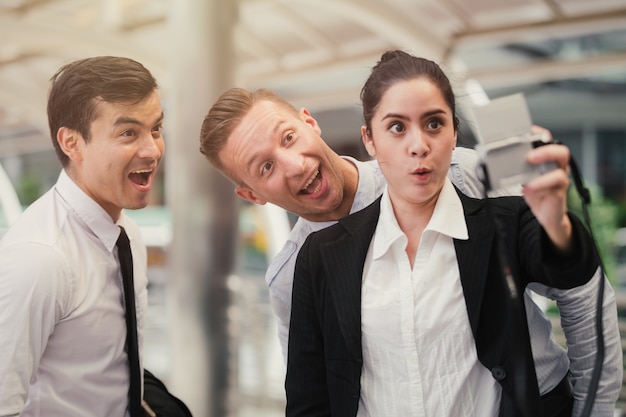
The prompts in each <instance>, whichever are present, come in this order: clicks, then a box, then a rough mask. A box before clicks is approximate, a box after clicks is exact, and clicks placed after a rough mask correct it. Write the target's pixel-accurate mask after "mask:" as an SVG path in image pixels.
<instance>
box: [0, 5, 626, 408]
mask: <svg viewBox="0 0 626 417" xmlns="http://www.w3.org/2000/svg"><path fill="white" fill-rule="evenodd" d="M394 48H400V49H404V50H407V51H408V52H411V53H413V54H415V55H420V56H424V57H427V58H431V59H433V60H435V61H437V62H439V63H441V64H442V65H443V67H444V68H445V69H446V71H447V72H448V74H449V76H450V78H451V80H453V82H454V84H455V91H456V93H457V95H458V100H459V110H460V113H461V121H462V122H461V125H462V130H461V133H462V136H461V137H460V139H459V140H460V144H462V145H465V146H470V147H471V146H473V145H474V144H475V137H474V134H473V127H474V126H473V121H472V117H471V111H469V109H470V108H471V106H473V105H475V104H477V103H481V102H484V101H485V100H488V99H489V98H496V97H499V96H503V95H507V94H510V93H514V92H523V93H524V94H525V96H526V99H527V101H528V104H529V107H530V112H531V116H532V118H533V121H534V122H535V123H536V124H539V125H542V126H544V127H547V128H549V129H550V130H551V131H552V132H553V135H554V136H555V137H556V138H558V139H559V140H560V141H562V142H564V143H565V144H567V145H568V146H569V147H570V149H571V150H572V154H573V156H574V158H575V159H576V160H577V161H578V164H579V165H580V166H581V169H582V172H583V175H584V177H585V179H586V182H587V184H588V185H590V187H591V188H592V191H593V207H592V211H591V212H592V218H593V222H594V227H595V228H596V229H597V235H598V238H599V240H600V244H601V245H602V250H603V254H604V256H605V261H606V262H607V266H608V270H609V274H610V275H609V277H610V279H611V281H612V282H613V284H614V287H615V288H616V291H617V293H618V299H619V300H620V304H621V305H622V307H621V308H622V309H624V308H625V307H626V302H622V301H621V300H622V299H623V298H624V296H622V290H624V289H626V256H625V255H624V253H626V237H625V233H624V230H626V4H625V3H624V1H623V0H594V1H589V0H511V1H507V2H502V1H498V0H446V1H438V0H316V1H314V2H312V1H305V0H289V1H287V0H228V1H226V0H0V166H1V167H2V170H1V171H0V174H2V175H0V234H2V233H3V231H4V230H5V229H6V227H7V226H8V225H9V224H10V223H11V221H12V219H13V218H14V216H15V215H16V213H17V212H19V210H20V209H21V208H22V207H25V206H27V205H28V204H30V203H31V202H32V201H34V200H35V199H36V198H37V197H39V196H40V195H41V194H42V193H43V192H44V191H46V190H47V189H48V188H49V187H50V186H51V185H52V184H54V182H55V181H56V178H57V176H58V173H59V170H60V166H59V164H58V162H57V160H56V157H55V155H54V152H53V151H52V146H51V143H50V138H49V133H48V126H47V118H46V114H45V108H46V95H47V91H48V80H49V79H50V77H51V76H52V75H53V74H54V73H55V71H56V70H57V69H58V68H59V67H60V66H61V65H63V64H65V63H67V62H69V61H72V60H75V59H79V58H84V57H87V56H96V55H120V56H127V57H130V58H133V59H136V60H138V61H140V62H142V63H143V64H144V65H145V66H146V67H147V68H149V69H150V70H151V71H152V72H153V74H154V75H155V76H156V78H157V79H158V81H159V83H160V86H161V95H162V99H163V105H164V109H165V115H166V122H165V137H166V157H165V161H164V169H162V170H161V172H160V174H159V175H160V177H159V179H158V186H157V187H156V189H155V192H153V195H152V203H151V205H150V206H149V207H148V208H146V209H144V210H139V211H136V212H131V213H129V214H130V215H131V216H132V217H133V218H135V219H136V220H137V222H138V223H139V224H140V226H141V227H142V231H143V233H144V235H145V238H146V242H147V243H148V245H149V255H150V256H149V262H150V311H149V317H148V329H147V335H146V365H147V366H148V367H149V368H150V369H152V370H153V371H154V372H155V373H156V374H157V375H159V376H161V377H162V378H163V379H164V380H165V381H166V382H167V383H168V385H169V386H170V388H171V390H172V391H174V392H175V393H176V394H178V395H179V396H180V397H181V398H183V399H184V400H185V401H186V402H188V404H189V405H190V407H191V408H192V411H194V413H195V414H196V415H197V416H200V417H202V416H208V417H218V416H219V417H222V416H228V417H231V416H232V417H235V416H239V417H247V416H258V417H263V416H268V417H270V416H272V417H273V416H279V415H283V410H284V390H283V378H284V371H285V369H284V364H283V361H282V356H281V353H280V348H279V346H278V341H277V337H276V329H275V322H274V318H273V315H272V312H271V308H270V306H269V304H268V292H267V288H266V285H265V282H264V279H263V274H264V270H265V267H266V265H267V261H268V257H271V256H272V254H273V253H275V251H276V248H277V247H280V244H281V242H282V240H283V239H284V238H285V233H286V232H288V230H289V227H290V224H292V222H293V220H294V219H293V218H291V217H289V216H288V215H287V214H286V213H284V212H282V211H281V210H277V209H276V208H275V207H269V206H268V207H263V208H262V207H258V206H252V205H249V204H247V203H246V204H244V203H243V202H241V201H237V200H236V199H235V196H234V193H233V192H232V186H231V185H230V184H229V183H228V182H227V181H225V180H223V179H222V178H221V177H220V176H219V175H218V174H216V173H215V171H213V170H212V169H211V168H210V167H209V166H208V163H207V162H206V161H204V159H203V157H202V156H201V155H200V153H199V152H198V150H197V149H198V134H199V129H200V124H201V122H202V118H203V116H204V114H205V113H206V111H207V110H208V107H209V106H210V104H211V102H212V101H213V100H215V99H216V98H217V96H218V95H219V94H220V93H221V92H222V91H224V90H226V89H227V88H229V87H231V86H241V87H247V88H250V89H255V88H259V87H267V88H271V89H273V90H275V91H276V92H278V93H279V94H281V95H282V96H284V97H285V98H286V99H287V100H289V101H291V102H292V103H293V104H294V105H296V106H297V107H307V108H308V109H309V111H310V112H311V113H312V114H313V116H314V117H315V118H316V119H317V120H318V122H319V123H320V125H321V128H322V133H323V135H322V136H323V137H324V138H325V139H326V140H327V141H328V142H329V144H330V145H331V146H332V147H333V148H334V149H335V150H337V151H338V152H340V153H342V154H349V155H353V156H355V157H357V158H365V156H366V154H365V153H364V150H363V149H362V148H361V141H360V133H359V127H360V124H361V108H360V105H359V92H360V88H361V85H362V84H363V82H364V80H365V79H366V77H367V75H368V74H369V70H370V68H371V67H372V66H373V65H374V64H375V62H376V61H377V60H378V58H379V57H380V55H381V53H382V52H383V51H385V50H387V49H394ZM4 173H6V175H3V174H4ZM16 196H17V197H16ZM0 261H1V260H0ZM623 401H626V397H625V398H624V400H623ZM623 401H620V408H621V407H622V406H623V405H622V403H623Z"/></svg>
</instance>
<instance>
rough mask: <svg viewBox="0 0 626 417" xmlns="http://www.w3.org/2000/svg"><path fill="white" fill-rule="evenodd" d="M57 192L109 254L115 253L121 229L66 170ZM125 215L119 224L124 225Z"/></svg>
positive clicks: (56, 186)
mask: <svg viewBox="0 0 626 417" xmlns="http://www.w3.org/2000/svg"><path fill="white" fill-rule="evenodd" d="M55 188H56V192H57V193H58V194H59V196H60V197H61V198H62V199H63V200H65V201H66V202H67V204H68V205H69V207H70V209H71V211H72V212H73V213H74V214H76V216H78V217H79V218H80V219H81V220H82V221H83V222H84V223H85V225H86V226H87V227H88V228H89V229H90V230H91V231H92V232H93V234H94V235H96V237H97V238H98V239H99V240H100V241H101V242H102V243H103V244H104V246H105V247H106V248H107V250H108V251H109V252H113V248H114V247H115V243H116V242H117V238H118V236H119V234H120V229H119V227H118V226H117V225H116V224H115V223H113V220H112V219H111V216H110V215H109V214H108V213H107V212H106V211H105V210H104V209H103V208H102V207H101V206H100V205H99V204H98V203H96V202H95V201H94V200H93V199H92V198H91V197H89V196H88V195H87V194H86V193H85V192H84V191H83V190H82V189H81V188H80V187H79V186H78V185H77V184H76V183H75V182H74V181H73V180H72V179H71V178H70V177H69V175H67V173H66V172H65V170H62V171H61V174H59V179H58V181H57V183H56V185H55ZM123 218H124V215H123V214H122V215H120V221H118V223H120V224H122V225H123V222H124V219H123Z"/></svg>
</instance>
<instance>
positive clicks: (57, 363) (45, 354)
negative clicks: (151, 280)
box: [0, 171, 148, 417]
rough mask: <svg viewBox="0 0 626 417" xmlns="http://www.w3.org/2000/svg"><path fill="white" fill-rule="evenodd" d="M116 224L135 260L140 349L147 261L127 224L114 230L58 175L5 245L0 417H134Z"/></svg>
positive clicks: (0, 279) (0, 287)
mask: <svg viewBox="0 0 626 417" xmlns="http://www.w3.org/2000/svg"><path fill="white" fill-rule="evenodd" d="M118 225H120V226H123V227H124V228H125V229H126V232H127V234H128V236H129V238H130V242H131V248H132V252H133V264H134V282H135V297H136V309H137V326H138V337H139V346H140V351H141V346H142V332H141V329H142V327H143V321H144V314H145V310H146V308H147V283H148V281H147V275H146V269H147V264H146V261H147V257H146V249H145V246H144V244H143V241H142V239H141V236H140V233H139V230H138V228H137V226H136V225H135V224H134V223H133V222H132V221H131V220H130V219H129V218H128V217H127V216H125V215H124V214H122V215H121V216H120V219H119V221H118V224H115V223H113V221H112V220H111V217H110V216H109V215H108V214H107V213H106V212H105V211H104V210H103V209H102V207H100V206H99V205H98V204H97V203H96V202H94V201H93V200H92V199H90V198H89V197H88V196H87V195H86V194H85V193H84V192H83V191H82V190H81V189H80V188H79V187H78V186H77V185H76V184H75V183H74V182H73V181H72V180H71V179H70V178H69V176H68V175H67V174H66V173H65V171H62V172H61V174H60V176H59V179H58V181H57V183H56V185H55V186H54V187H53V188H52V189H51V190H49V191H48V192H47V193H46V194H44V195H43V196H42V197H41V198H39V199H38V200H37V201H36V202H34V203H33V204H32V205H31V206H30V207H29V208H28V209H27V210H26V211H25V212H24V213H23V214H22V216H21V217H20V218H19V219H18V220H17V221H16V222H15V224H14V225H13V226H12V227H11V229H10V230H9V231H8V232H7V234H6V235H5V236H4V237H3V239H2V241H0V259H2V262H0V334H2V337H0V415H20V416H21V417H30V416H33V417H35V416H37V417H39V416H63V417H85V416H101V417H104V416H110V417H119V416H128V415H129V414H128V411H127V405H128V387H129V372H128V359H127V355H126V352H125V347H124V346H125V341H126V322H125V315H124V314H125V313H124V298H123V293H122V288H123V287H122V277H121V272H120V268H119V264H118V261H117V248H116V246H115V243H116V241H117V238H118V236H119V233H120V229H119V227H118Z"/></svg>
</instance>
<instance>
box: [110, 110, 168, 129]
mask: <svg viewBox="0 0 626 417" xmlns="http://www.w3.org/2000/svg"><path fill="white" fill-rule="evenodd" d="M164 116H165V114H164V113H163V112H161V115H160V116H159V118H158V119H157V120H156V121H155V122H154V124H157V123H159V122H162V121H163V118H164ZM124 124H133V125H141V124H142V123H141V122H140V121H139V120H137V119H135V118H133V117H127V116H121V117H118V118H117V119H116V120H115V123H114V125H116V126H119V125H124Z"/></svg>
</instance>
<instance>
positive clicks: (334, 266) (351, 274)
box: [320, 198, 380, 360]
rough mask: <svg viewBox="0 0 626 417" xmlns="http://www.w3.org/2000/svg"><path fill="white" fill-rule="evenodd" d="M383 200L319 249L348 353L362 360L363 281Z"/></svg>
mask: <svg viewBox="0 0 626 417" xmlns="http://www.w3.org/2000/svg"><path fill="white" fill-rule="evenodd" d="M379 213H380V198H378V199H377V200H376V201H375V202H374V203H372V204H371V205H370V206H368V207H366V208H365V209H363V210H362V211H360V212H358V213H356V214H354V215H353V216H349V217H345V218H343V219H341V220H339V224H341V225H342V226H343V228H344V229H345V231H346V232H347V233H346V234H344V236H343V237H341V238H340V239H337V240H333V241H331V242H329V243H328V244H325V245H323V246H322V247H321V248H320V251H321V256H322V263H323V265H324V270H325V272H326V276H327V278H328V286H329V289H330V292H331V296H332V299H333V302H334V306H335V309H336V312H337V320H338V321H339V325H340V328H341V331H342V333H343V335H344V338H345V340H346V344H347V345H348V350H349V351H350V353H351V354H352V356H354V358H356V359H358V360H362V350H361V282H362V276H363V266H364V264H365V258H366V256H367V251H368V248H369V246H370V242H371V240H372V236H373V235H374V231H375V230H376V224H377V223H378V215H379Z"/></svg>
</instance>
